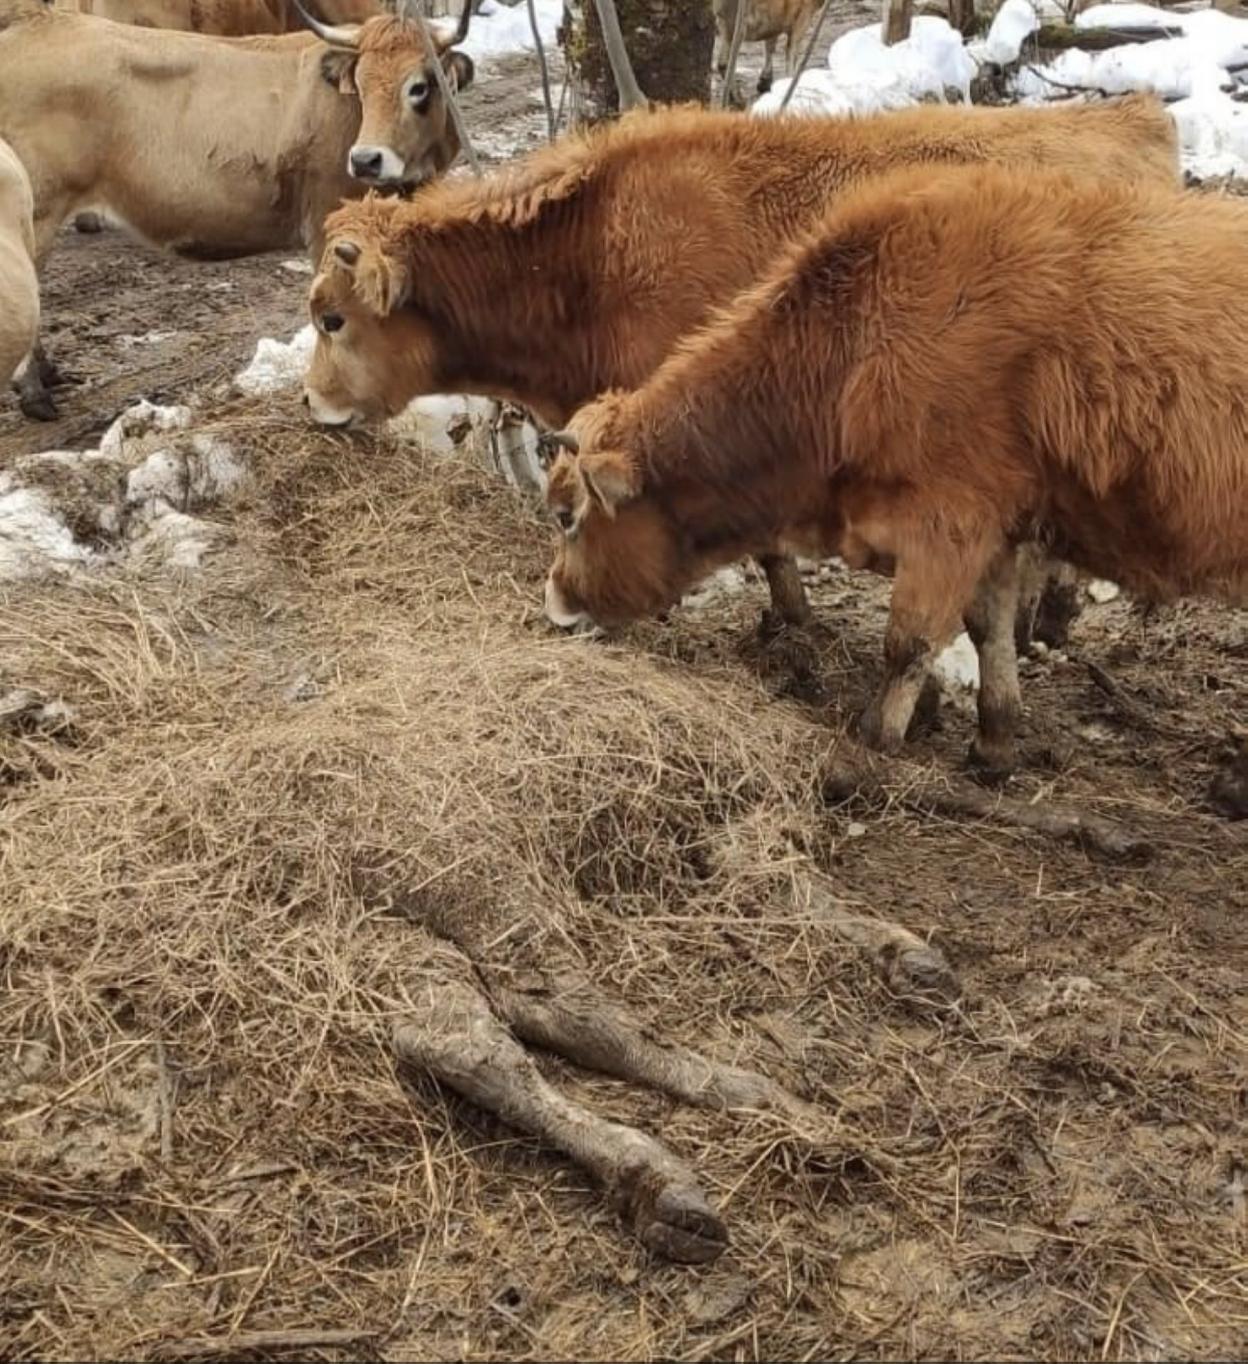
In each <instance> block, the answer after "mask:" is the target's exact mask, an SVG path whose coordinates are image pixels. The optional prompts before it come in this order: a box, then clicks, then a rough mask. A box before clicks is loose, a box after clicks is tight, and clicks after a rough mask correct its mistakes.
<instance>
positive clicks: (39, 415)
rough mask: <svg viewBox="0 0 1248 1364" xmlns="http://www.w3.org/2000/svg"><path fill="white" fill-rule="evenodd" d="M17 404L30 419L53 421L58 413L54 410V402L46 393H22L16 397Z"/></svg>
mask: <svg viewBox="0 0 1248 1364" xmlns="http://www.w3.org/2000/svg"><path fill="white" fill-rule="evenodd" d="M17 405H18V407H20V408H21V409H22V412H23V413H24V414H25V415H26V416H28V417H29V418H30V419H31V421H37V422H54V421H55V420H56V419H57V417H58V416H59V415H60V413H58V412H57V410H56V404H55V403H54V402H53V401H52V398H51V396H50V395H49V394H47V393H38V394H35V395H33V396H27V395H25V394H23V395H22V397H20V398H19V399H18V402H17Z"/></svg>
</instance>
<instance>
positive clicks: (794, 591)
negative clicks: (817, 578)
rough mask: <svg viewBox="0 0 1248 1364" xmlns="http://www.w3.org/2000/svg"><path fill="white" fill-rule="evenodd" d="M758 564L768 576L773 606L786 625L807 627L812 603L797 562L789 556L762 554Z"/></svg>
mask: <svg viewBox="0 0 1248 1364" xmlns="http://www.w3.org/2000/svg"><path fill="white" fill-rule="evenodd" d="M758 562H759V564H760V565H761V567H762V570H763V572H764V573H765V574H766V575H767V586H768V587H769V588H770V589H771V605H772V608H773V610H774V611H775V613H776V615H777V616H778V617H779V618H780V620H781V621H783V622H784V624H786V625H805V623H806V622H807V621H808V620H809V619H810V601H809V600H808V598H807V596H806V588H805V587H804V586H803V585H802V575H801V574H800V573H799V572H798V571H797V560H796V559H794V558H793V557H792V556H791V555H788V554H760V555H759V556H758Z"/></svg>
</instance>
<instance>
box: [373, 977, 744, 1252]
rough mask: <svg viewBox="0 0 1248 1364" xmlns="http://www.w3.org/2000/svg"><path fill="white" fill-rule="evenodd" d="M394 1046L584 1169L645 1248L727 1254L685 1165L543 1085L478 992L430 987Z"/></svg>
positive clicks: (716, 1221) (721, 1230)
mask: <svg viewBox="0 0 1248 1364" xmlns="http://www.w3.org/2000/svg"><path fill="white" fill-rule="evenodd" d="M393 1045H394V1050H395V1053H396V1055H397V1056H398V1058H399V1060H400V1061H402V1062H403V1063H405V1064H406V1065H409V1066H412V1067H414V1068H416V1069H418V1070H423V1071H426V1072H428V1073H429V1074H430V1075H432V1076H433V1077H434V1078H435V1079H436V1080H438V1081H440V1082H441V1083H443V1084H445V1085H448V1086H449V1087H450V1088H451V1089H453V1090H455V1091H456V1093H458V1094H461V1095H463V1097H464V1098H466V1099H468V1100H469V1101H470V1102H472V1103H474V1104H476V1105H477V1106H478V1107H480V1108H483V1109H486V1110H487V1111H489V1112H491V1113H494V1114H496V1115H497V1116H498V1117H500V1118H501V1119H503V1121H504V1122H507V1123H509V1124H511V1125H512V1126H513V1127H517V1128H519V1129H520V1130H521V1131H524V1132H528V1133H530V1134H532V1135H533V1136H536V1137H540V1138H541V1139H542V1140H544V1141H546V1142H549V1144H550V1145H552V1146H554V1147H556V1148H557V1149H558V1150H560V1151H562V1152H564V1154H565V1155H567V1156H570V1157H571V1158H572V1159H573V1160H574V1161H575V1162H576V1163H577V1164H578V1165H581V1166H583V1167H584V1168H585V1169H586V1170H587V1171H588V1172H589V1173H590V1174H591V1175H592V1176H593V1178H594V1179H595V1180H596V1181H597V1182H598V1183H600V1184H601V1185H602V1186H603V1187H604V1188H605V1189H606V1190H607V1191H608V1193H609V1195H610V1197H611V1200H612V1202H613V1204H614V1205H615V1206H616V1208H617V1209H618V1211H619V1212H620V1215H621V1216H622V1217H623V1219H624V1220H625V1221H626V1222H627V1223H628V1224H629V1226H630V1227H631V1228H632V1230H633V1232H634V1234H635V1235H636V1236H637V1238H638V1239H639V1240H640V1241H641V1243H642V1244H643V1245H644V1246H646V1248H647V1249H649V1250H651V1251H653V1252H655V1253H656V1254H659V1255H662V1256H664V1257H665V1258H667V1259H669V1260H676V1261H680V1262H682V1263H687V1264H702V1263H706V1262H708V1261H710V1260H714V1259H716V1258H717V1257H718V1256H719V1255H721V1254H722V1253H723V1251H724V1250H725V1248H726V1247H727V1245H728V1230H727V1227H726V1226H725V1225H724V1223H723V1221H722V1220H721V1219H720V1218H719V1216H718V1215H717V1214H716V1213H715V1212H714V1210H713V1209H712V1208H711V1206H710V1204H709V1203H708V1201H707V1199H706V1195H705V1194H703V1192H702V1190H701V1189H700V1188H699V1187H698V1184H697V1181H696V1179H695V1178H694V1175H693V1171H692V1170H691V1169H690V1168H689V1167H688V1166H687V1165H686V1164H685V1163H684V1161H682V1160H681V1159H680V1158H679V1157H678V1156H676V1155H675V1154H673V1153H672V1152H671V1151H669V1150H668V1149H667V1148H666V1147H665V1146H663V1145H661V1144H660V1143H659V1142H658V1141H656V1140H655V1139H654V1138H653V1137H650V1136H648V1135H647V1134H646V1133H644V1132H641V1131H639V1130H638V1129H637V1128H634V1127H626V1126H624V1125H623V1124H622V1123H615V1122H609V1121H607V1119H605V1118H601V1117H599V1116H598V1115H597V1114H595V1113H592V1112H590V1110H589V1109H587V1108H585V1107H583V1106H582V1105H581V1104H578V1103H575V1102H574V1101H573V1100H571V1099H569V1098H568V1097H567V1096H566V1095H563V1094H561V1093H560V1092H559V1091H558V1090H557V1089H555V1088H554V1087H553V1086H552V1085H550V1084H548V1083H547V1081H546V1080H545V1079H543V1077H542V1075H541V1074H540V1073H539V1071H538V1069H537V1066H536V1065H535V1064H534V1062H533V1059H532V1057H530V1056H529V1054H528V1052H526V1051H525V1050H524V1048H523V1047H522V1046H521V1045H520V1044H519V1042H517V1041H516V1039H515V1038H514V1037H513V1036H512V1035H511V1033H510V1032H508V1031H507V1029H506V1028H505V1027H504V1026H503V1024H502V1023H500V1022H499V1020H498V1019H497V1018H496V1017H495V1015H494V1013H493V1012H492V1011H491V1009H490V1006H489V1004H488V1002H487V1001H486V999H485V998H484V996H482V995H481V994H479V993H478V992H477V991H476V990H473V989H472V988H471V987H469V986H467V985H465V984H462V983H460V982H457V981H446V980H440V981H438V982H436V984H435V983H434V982H429V983H428V985H427V986H426V990H425V995H424V998H423V1000H422V1002H421V1004H420V1005H419V1011H418V1013H417V1014H415V1015H414V1016H410V1017H409V1019H408V1020H407V1021H406V1022H404V1023H402V1024H400V1025H399V1026H398V1027H396V1029H395V1032H394V1039H393Z"/></svg>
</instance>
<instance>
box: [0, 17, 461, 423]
mask: <svg viewBox="0 0 1248 1364" xmlns="http://www.w3.org/2000/svg"><path fill="white" fill-rule="evenodd" d="M465 25H466V20H464V21H461V23H460V25H459V26H458V27H457V28H454V29H452V26H450V25H436V26H431V36H432V38H433V42H434V46H435V48H436V52H434V53H430V52H428V51H427V50H426V47H425V42H424V39H423V37H422V35H421V32H420V30H419V29H418V28H417V27H416V26H415V25H413V24H410V23H405V22H403V21H402V20H399V19H396V18H393V17H390V16H382V17H377V18H373V19H370V20H368V21H367V22H366V23H365V24H362V25H359V26H348V27H347V28H345V29H340V30H335V34H334V36H335V39H336V40H337V41H336V46H332V47H326V45H325V43H323V42H321V41H319V40H318V39H317V38H316V37H314V36H313V35H312V34H310V33H298V34H290V35H288V36H282V37H258V38H210V37H205V36H203V35H201V34H197V33H166V32H161V31H158V30H154V29H144V28H132V27H129V26H126V25H121V24H114V23H110V22H109V21H108V20H106V19H96V18H92V17H90V16H87V15H81V14H72V13H64V12H59V11H53V10H49V9H46V8H44V7H42V6H38V5H33V4H30V3H29V2H28V0H26V2H25V3H24V2H23V0H0V128H2V129H3V130H4V135H5V137H6V138H7V139H8V140H9V141H10V142H11V143H12V145H13V147H14V150H15V151H16V152H17V154H18V155H19V156H20V157H21V159H22V161H23V162H24V163H25V165H26V168H27V169H28V171H29V172H30V178H31V182H32V185H33V187H34V194H35V248H36V262H37V263H38V264H40V265H41V264H42V262H43V260H44V258H45V257H46V255H47V252H48V250H49V249H50V248H51V245H52V241H53V238H54V237H55V235H56V231H57V229H58V228H59V227H60V226H61V224H62V223H64V222H65V220H66V219H67V218H69V217H71V216H73V215H74V214H76V213H78V212H81V211H83V210H91V209H95V210H100V211H102V212H103V213H104V214H105V215H106V216H107V217H108V218H109V219H111V220H114V221H118V222H120V223H123V224H125V225H126V226H128V227H129V228H130V229H131V230H132V231H134V232H135V233H136V234H137V235H138V236H141V237H143V238H144V239H145V240H147V241H149V242H152V243H154V244H155V245H158V246H163V247H167V248H169V249H170V250H173V251H176V252H178V253H179V254H182V255H187V256H194V257H199V258H223V257H229V256H245V255H250V254H253V253H255V252H259V251H270V250H275V249H278V248H287V249H289V248H292V247H307V248H308V249H309V250H310V251H311V252H312V254H313V257H314V258H315V257H317V256H319V254H320V245H321V230H322V225H323V223H324V221H325V216H326V214H327V213H328V212H329V211H330V209H332V208H333V207H335V206H336V205H337V204H338V203H340V202H341V200H342V199H343V198H344V197H345V196H351V195H356V194H360V193H362V192H363V186H364V184H365V183H366V181H365V180H364V179H361V177H360V174H359V173H358V172H359V167H358V166H357V165H356V162H357V160H358V158H359V152H360V147H359V145H358V144H359V140H360V137H361V136H362V135H363V134H362V132H361V129H362V128H363V129H366V130H367V134H368V138H369V142H368V144H367V146H366V148H365V150H366V152H367V153H368V154H369V155H371V153H372V150H373V143H374V142H376V141H378V140H384V141H385V142H386V146H387V150H388V151H389V154H390V157H391V159H392V163H393V164H391V165H390V166H389V173H388V174H387V175H386V176H384V177H382V178H383V179H385V180H387V181H390V182H395V183H402V184H404V185H409V184H417V183H419V182H420V181H422V180H424V179H427V178H429V177H431V176H434V175H437V174H439V173H440V172H441V171H443V170H445V169H446V167H447V166H448V165H449V164H450V163H451V161H453V160H454V158H455V156H456V155H457V154H458V151H459V138H458V136H457V134H456V132H455V128H454V126H453V123H452V121H451V120H450V119H449V118H448V115H447V110H446V107H445V105H444V104H443V101H442V98H441V96H440V94H439V92H438V89H437V85H436V81H435V80H434V77H433V73H432V67H433V63H434V61H435V60H438V61H441V63H442V65H443V67H444V69H445V70H446V72H447V74H448V77H449V78H450V83H451V84H452V85H453V86H454V85H459V86H461V87H462V86H464V85H466V84H467V83H468V82H469V81H470V80H471V79H472V63H471V61H470V60H469V59H468V58H467V57H466V56H465V55H464V54H463V53H462V52H457V51H453V50H451V44H452V43H453V42H454V41H455V40H456V38H457V37H459V36H461V35H462V33H463V31H464V28H465ZM353 170H355V171H356V172H357V173H356V174H352V171H353ZM367 183H369V184H373V183H378V180H377V177H375V176H370V177H368V179H367ZM26 380H27V382H26V384H25V386H24V389H23V404H22V406H23V409H24V410H25V411H27V412H28V413H29V414H30V415H32V416H47V415H50V412H49V408H50V403H49V401H48V397H47V393H46V391H45V390H44V389H43V388H42V386H41V384H40V382H39V368H38V367H37V366H31V367H29V368H28V370H27V375H26Z"/></svg>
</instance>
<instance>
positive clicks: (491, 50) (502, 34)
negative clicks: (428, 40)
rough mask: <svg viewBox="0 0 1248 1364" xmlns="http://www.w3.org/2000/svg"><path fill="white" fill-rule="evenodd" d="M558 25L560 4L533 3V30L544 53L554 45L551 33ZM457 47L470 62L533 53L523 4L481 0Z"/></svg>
mask: <svg viewBox="0 0 1248 1364" xmlns="http://www.w3.org/2000/svg"><path fill="white" fill-rule="evenodd" d="M562 21H563V0H537V27H538V31H539V32H540V33H541V35H542V46H543V47H544V48H546V49H547V51H549V50H550V49H551V48H552V47H553V46H554V45H555V31H556V29H558V27H559V25H560V23H561V22H562ZM460 47H461V48H462V49H463V50H464V51H465V52H466V53H467V54H468V55H469V56H470V57H471V58H472V59H473V61H481V60H482V59H484V58H487V57H505V56H508V55H510V54H511V53H513V52H532V51H534V47H533V30H532V28H531V27H530V26H529V8H528V5H527V4H525V3H524V2H523V0H521V3H520V4H518V5H501V4H499V3H498V0H485V3H484V4H483V5H482V6H481V9H480V10H479V11H478V13H477V14H476V15H475V17H474V18H473V21H472V27H471V28H470V29H469V30H468V36H467V38H465V39H464V41H463V42H462V43H460Z"/></svg>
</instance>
